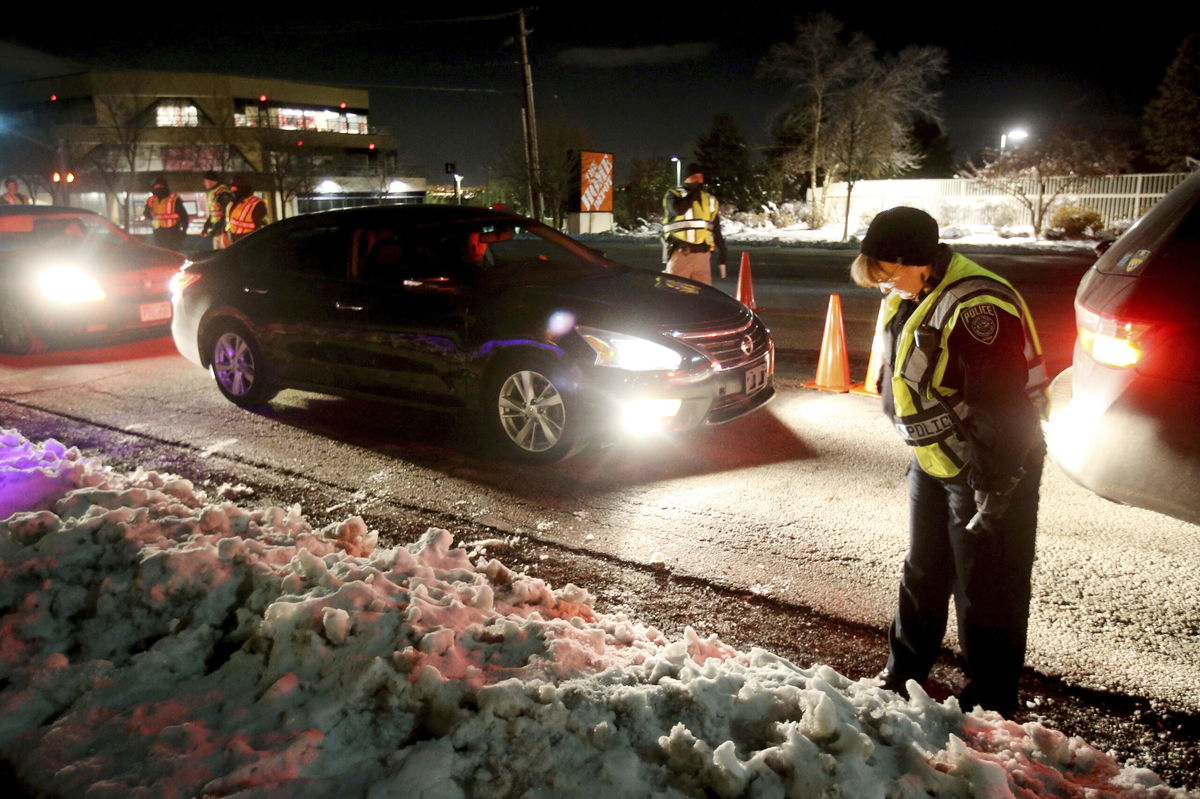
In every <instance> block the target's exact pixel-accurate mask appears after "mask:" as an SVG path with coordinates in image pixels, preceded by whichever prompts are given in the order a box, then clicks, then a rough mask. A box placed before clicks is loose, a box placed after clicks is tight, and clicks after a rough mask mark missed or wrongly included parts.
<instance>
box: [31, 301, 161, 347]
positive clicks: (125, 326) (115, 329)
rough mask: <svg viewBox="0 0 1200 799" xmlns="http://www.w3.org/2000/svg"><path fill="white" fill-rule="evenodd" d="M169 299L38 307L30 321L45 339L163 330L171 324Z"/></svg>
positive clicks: (80, 337)
mask: <svg viewBox="0 0 1200 799" xmlns="http://www.w3.org/2000/svg"><path fill="white" fill-rule="evenodd" d="M171 317H172V311H171V302H170V299H169V298H168V297H167V296H166V295H163V296H161V297H157V296H155V297H145V298H140V299H139V300H136V301H132V300H131V301H116V302H114V301H111V300H102V301H99V302H89V303H79V304H78V305H61V306H56V307H53V308H47V307H41V308H39V309H38V311H37V313H36V314H35V315H33V317H32V319H31V320H30V321H31V323H32V325H33V328H34V332H35V333H37V335H38V337H39V338H42V339H44V340H46V341H52V342H54V341H65V340H71V339H83V338H87V339H105V338H113V337H117V336H120V335H122V334H124V333H129V332H132V331H138V330H154V329H161V330H163V331H165V330H166V328H167V326H168V325H170V324H171Z"/></svg>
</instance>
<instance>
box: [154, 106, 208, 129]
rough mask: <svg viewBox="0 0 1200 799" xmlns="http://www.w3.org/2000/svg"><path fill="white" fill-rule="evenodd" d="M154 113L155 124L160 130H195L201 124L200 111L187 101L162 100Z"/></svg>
mask: <svg viewBox="0 0 1200 799" xmlns="http://www.w3.org/2000/svg"><path fill="white" fill-rule="evenodd" d="M154 111H155V124H156V125H158V127H160V128H194V127H196V126H198V125H199V124H200V109H198V108H196V106H195V105H194V104H193V103H189V102H187V101H186V100H162V101H161V102H159V104H158V105H157V106H156V107H155V109H154Z"/></svg>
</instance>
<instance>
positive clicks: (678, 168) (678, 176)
mask: <svg viewBox="0 0 1200 799" xmlns="http://www.w3.org/2000/svg"><path fill="white" fill-rule="evenodd" d="M671 160H672V161H673V162H675V185H676V186H682V185H683V164H682V163H680V161H679V156H677V155H673V156H671Z"/></svg>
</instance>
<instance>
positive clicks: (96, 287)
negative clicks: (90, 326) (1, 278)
mask: <svg viewBox="0 0 1200 799" xmlns="http://www.w3.org/2000/svg"><path fill="white" fill-rule="evenodd" d="M36 281H37V287H38V291H39V292H41V294H42V296H43V297H45V298H46V299H48V300H51V301H52V302H61V303H68V304H75V303H81V302H95V301H97V300H102V299H104V298H105V297H106V296H107V295H106V294H105V293H104V289H103V288H102V287H101V286H100V283H99V282H98V281H97V280H96V278H94V277H92V276H91V275H89V274H88V273H87V272H86V271H84V270H83V269H80V268H79V267H76V266H50V267H47V268H45V269H42V270H41V271H39V272H38V273H37V278H36Z"/></svg>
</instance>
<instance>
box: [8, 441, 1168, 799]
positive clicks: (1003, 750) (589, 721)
mask: <svg viewBox="0 0 1200 799" xmlns="http://www.w3.org/2000/svg"><path fill="white" fill-rule="evenodd" d="M0 451H2V453H3V454H0V486H2V487H3V488H4V496H5V501H6V502H8V503H10V504H9V505H8V507H10V508H12V507H14V505H13V504H12V503H14V502H16V505H15V507H19V508H21V509H20V510H19V512H16V513H14V514H13V515H12V516H11V517H9V518H8V519H7V521H0V569H2V570H3V574H2V576H0V626H2V629H3V632H2V635H0V687H2V690H0V752H2V754H3V756H4V757H5V758H6V759H7V760H8V761H9V762H11V763H13V764H15V765H16V768H17V769H18V771H19V773H20V774H21V775H22V776H23V777H24V778H25V779H26V780H27V781H28V782H29V783H31V784H32V785H35V786H37V787H38V788H39V789H41V790H43V791H45V792H47V793H48V794H50V795H55V796H84V795H86V796H88V797H91V798H93V799H101V798H104V797H135V798H138V797H145V799H151V798H153V799H163V798H165V799H170V797H191V796H208V797H226V796H237V797H244V798H245V799H250V798H251V797H289V799H292V798H294V797H329V796H359V797H367V798H368V799H386V798H387V797H465V796H478V797H493V796H494V797H505V796H525V797H563V796H565V797H572V796H580V797H589V799H590V798H591V797H595V796H604V797H646V796H663V797H684V796H695V797H704V796H722V797H733V796H749V797H785V796H787V797H808V796H814V797H815V796H822V795H826V796H833V795H837V796H853V797H884V796H887V797H927V796H938V797H964V798H965V797H984V796H986V797H1010V796H1012V797H1016V796H1020V797H1035V796H1056V797H1058V796H1062V797H1067V796H1070V797H1076V796H1078V797H1083V796H1088V797H1096V798H1097V799H1099V798H1100V797H1182V796H1183V795H1184V794H1183V792H1182V791H1177V790H1172V789H1170V788H1167V787H1165V786H1162V785H1161V784H1160V782H1159V781H1158V779H1157V778H1156V777H1155V776H1154V775H1153V774H1151V773H1150V772H1148V771H1145V770H1142V769H1122V768H1121V767H1120V766H1119V765H1118V764H1117V763H1115V762H1114V761H1113V760H1112V758H1110V757H1108V756H1107V755H1104V754H1102V753H1100V752H1098V751H1096V750H1095V749H1093V748H1092V747H1090V746H1088V745H1087V744H1086V743H1084V742H1083V741H1081V740H1078V739H1075V738H1068V737H1066V736H1064V735H1063V734H1061V733H1059V732H1055V731H1053V730H1048V729H1045V728H1043V727H1041V726H1040V725H1037V724H1025V725H1017V724H1014V723H1011V722H1007V721H1004V720H1003V719H1001V718H1000V717H998V716H996V715H994V714H970V715H964V714H962V713H961V712H960V711H959V709H958V707H957V705H956V703H955V702H954V700H948V701H947V702H946V703H944V704H939V703H937V702H934V701H933V700H931V699H929V698H928V697H927V696H925V695H924V694H922V693H921V692H920V690H919V689H916V690H915V691H914V692H913V699H912V700H911V701H905V700H903V699H901V698H899V697H898V696H897V695H895V694H893V693H890V692H887V691H884V690H882V689H880V688H878V687H876V686H875V685H874V683H873V682H872V681H869V680H863V681H859V682H851V681H850V680H848V679H846V678H845V677H843V676H841V675H839V674H838V673H836V672H834V671H833V670H831V669H829V668H827V667H815V668H812V669H801V668H798V667H797V666H795V665H793V664H791V663H789V662H787V661H785V660H783V659H781V658H779V657H777V656H775V655H772V654H771V653H769V652H766V651H763V650H759V649H754V650H752V651H750V652H748V653H746V652H737V651H734V650H733V649H731V648H729V647H727V646H725V645H723V644H722V643H721V642H720V641H718V640H716V639H715V638H714V637H709V638H701V637H700V636H699V635H697V634H696V633H695V632H694V631H693V630H691V629H688V630H687V631H686V632H685V634H684V636H683V637H682V638H681V639H671V638H668V637H667V636H665V635H663V634H662V633H661V632H659V631H658V630H655V629H654V628H652V627H647V626H645V625H642V624H639V623H637V622H635V621H633V620H630V619H628V618H625V617H623V616H619V615H604V614H599V613H596V612H595V610H594V609H593V606H592V600H591V597H590V596H589V595H588V594H587V593H586V592H585V591H583V590H582V589H579V588H577V587H575V586H571V585H568V586H566V587H565V588H562V589H553V588H551V587H550V586H548V585H547V584H546V583H544V582H543V581H542V580H538V579H534V578H531V577H528V576H525V575H521V574H517V573H514V572H512V571H511V570H509V569H508V568H506V567H505V566H504V565H503V564H501V563H499V562H498V561H496V560H493V559H488V558H486V557H476V558H475V559H474V560H472V556H471V554H470V553H468V552H467V551H466V550H464V549H461V548H452V547H451V543H452V542H451V537H450V534H449V533H447V532H446V531H444V530H436V529H430V530H429V531H428V532H427V533H426V534H425V535H424V536H423V537H422V538H421V540H419V541H417V542H415V543H413V544H411V545H409V546H407V547H400V548H396V549H381V548H378V547H377V546H376V542H377V536H376V535H375V534H374V533H372V532H370V531H368V530H367V529H366V527H365V525H364V524H363V522H362V520H361V519H359V518H357V517H354V518H350V519H348V520H347V521H345V522H343V523H342V524H339V525H332V526H330V527H328V528H325V529H322V530H313V529H312V528H311V527H310V526H309V525H308V524H307V523H306V522H305V520H304V518H303V517H302V516H301V514H300V510H299V508H298V507H293V508H290V509H282V508H262V509H254V510H248V509H244V508H241V507H239V506H237V505H235V504H233V503H231V502H228V501H226V500H224V499H222V498H219V497H218V498H215V499H212V500H210V499H209V498H208V497H207V496H206V495H205V493H204V492H202V491H199V490H197V489H196V488H195V487H194V486H193V485H192V484H191V483H189V482H188V481H187V480H183V479H180V478H177V477H172V476H170V475H165V474H159V473H155V472H145V471H138V472H134V473H132V474H129V475H118V474H115V473H113V472H111V471H108V470H106V469H105V468H103V466H101V465H100V464H99V463H97V462H96V461H94V460H91V459H87V458H82V457H80V456H79V453H78V452H77V451H75V450H73V449H66V448H64V447H63V446H61V445H59V444H58V443H57V442H53V441H48V442H45V443H44V444H42V445H36V444H33V443H31V442H29V441H27V440H25V439H23V438H22V437H21V436H19V435H18V434H16V433H15V432H12V431H0ZM21 496H24V497H25V501H24V502H23V503H21V502H17V500H18V499H19V498H20V497H21ZM913 687H914V688H915V685H914V686H913Z"/></svg>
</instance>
